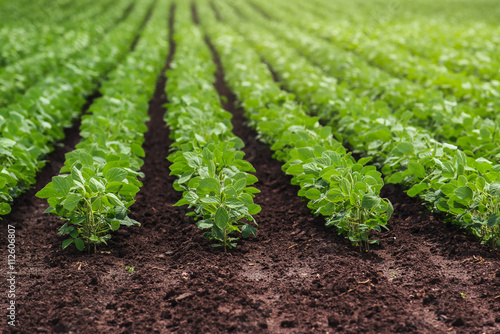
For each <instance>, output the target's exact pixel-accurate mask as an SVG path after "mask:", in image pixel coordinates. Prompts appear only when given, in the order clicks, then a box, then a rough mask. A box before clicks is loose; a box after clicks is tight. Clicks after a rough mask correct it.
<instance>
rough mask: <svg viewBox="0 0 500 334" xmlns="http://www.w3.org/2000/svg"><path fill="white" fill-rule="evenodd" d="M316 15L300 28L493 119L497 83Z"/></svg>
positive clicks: (289, 8) (299, 12)
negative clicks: (460, 71)
mask: <svg viewBox="0 0 500 334" xmlns="http://www.w3.org/2000/svg"><path fill="white" fill-rule="evenodd" d="M284 5H285V6H286V8H287V12H288V13H290V15H295V16H298V15H302V13H304V10H299V8H295V7H293V6H291V4H290V3H287V4H284ZM317 14H318V15H312V16H310V17H309V18H310V19H312V18H313V17H314V18H315V21H314V23H310V21H309V20H308V19H304V20H303V21H302V24H301V26H303V27H305V28H306V29H308V30H309V31H311V32H313V33H315V34H316V35H318V36H321V37H323V38H326V39H328V40H330V41H331V42H333V43H335V44H338V45H340V46H341V47H343V48H345V49H347V50H351V51H353V52H355V53H357V54H359V55H360V56H362V57H363V58H364V59H366V60H367V61H368V62H369V63H371V64H373V65H375V66H378V67H380V68H382V69H383V70H385V71H387V72H389V73H391V74H393V75H395V76H398V77H404V78H408V79H410V80H412V81H415V82H417V83H419V84H421V85H423V86H425V87H427V88H432V87H438V88H439V89H441V90H443V91H444V92H446V93H448V94H451V95H453V96H455V97H456V98H457V99H458V101H461V102H464V103H467V104H469V105H470V106H471V107H474V108H477V109H482V110H481V111H482V113H483V114H484V115H490V116H491V115H492V114H494V113H495V111H496V110H497V109H498V106H499V103H500V100H499V97H500V92H499V86H498V84H497V82H495V81H493V82H490V81H482V80H480V79H479V78H478V77H476V76H472V75H468V74H466V73H454V72H452V71H450V70H448V69H447V68H446V66H443V65H439V64H433V63H430V62H429V61H428V60H427V59H424V58H422V57H419V56H416V55H414V54H412V53H411V52H410V51H409V50H407V49H404V48H401V46H399V45H396V44H394V43H386V42H385V41H384V38H380V37H379V36H370V35H369V34H368V35H367V34H365V33H363V32H362V31H360V30H359V29H357V28H356V27H355V26H352V25H349V23H346V24H342V25H339V26H336V25H332V24H331V21H330V19H329V18H328V17H326V16H325V15H322V16H319V14H321V13H320V12H319V11H317Z"/></svg>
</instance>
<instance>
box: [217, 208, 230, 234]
mask: <svg viewBox="0 0 500 334" xmlns="http://www.w3.org/2000/svg"><path fill="white" fill-rule="evenodd" d="M228 222H229V215H228V213H227V211H226V209H225V208H223V207H222V206H220V207H219V208H218V209H217V212H216V213H215V225H217V227H219V228H220V229H221V230H223V229H224V228H225V227H226V225H227V223H228Z"/></svg>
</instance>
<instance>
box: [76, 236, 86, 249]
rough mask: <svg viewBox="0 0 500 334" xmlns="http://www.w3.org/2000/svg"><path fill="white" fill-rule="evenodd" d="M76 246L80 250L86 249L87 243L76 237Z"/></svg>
mask: <svg viewBox="0 0 500 334" xmlns="http://www.w3.org/2000/svg"><path fill="white" fill-rule="evenodd" d="M75 246H76V249H78V250H79V251H80V252H81V251H83V250H84V249H85V243H84V242H83V240H82V239H80V238H76V239H75Z"/></svg>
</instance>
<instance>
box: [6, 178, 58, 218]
mask: <svg viewBox="0 0 500 334" xmlns="http://www.w3.org/2000/svg"><path fill="white" fill-rule="evenodd" d="M35 196H36V197H38V198H49V197H61V196H62V195H61V194H60V193H59V192H57V191H56V190H55V189H54V184H53V183H52V182H51V183H49V184H47V185H46V186H45V187H44V188H43V189H42V190H40V191H39V192H37V193H36V194H35ZM4 204H5V203H4ZM0 214H1V213H0Z"/></svg>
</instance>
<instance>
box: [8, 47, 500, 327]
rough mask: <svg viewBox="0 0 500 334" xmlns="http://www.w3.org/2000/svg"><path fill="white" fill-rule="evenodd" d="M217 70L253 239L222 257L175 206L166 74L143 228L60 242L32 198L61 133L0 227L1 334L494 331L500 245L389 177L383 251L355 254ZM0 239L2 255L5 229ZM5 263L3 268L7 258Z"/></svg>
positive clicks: (157, 107)
mask: <svg viewBox="0 0 500 334" xmlns="http://www.w3.org/2000/svg"><path fill="white" fill-rule="evenodd" d="M214 57H215V59H216V60H217V61H218V58H217V55H215V56H214ZM219 65H220V64H219ZM222 78H223V73H222V69H221V68H220V67H219V71H218V74H217V79H218V80H217V81H216V83H215V85H216V87H217V89H218V90H219V92H220V93H221V95H224V96H226V97H227V100H228V102H227V103H224V106H225V107H226V108H227V109H228V110H230V111H232V112H233V113H234V115H235V117H234V121H233V123H234V127H235V129H234V131H235V133H236V134H237V135H238V136H240V137H241V138H242V139H243V140H244V141H245V143H246V148H245V152H246V157H247V159H248V160H249V161H250V162H251V163H252V164H253V165H254V167H255V168H256V169H257V173H256V175H257V177H258V178H259V180H260V181H259V183H258V184H257V187H258V188H259V189H260V190H261V191H262V192H261V193H260V194H258V195H257V196H256V199H255V201H256V202H257V203H259V204H260V205H261V206H262V212H261V213H260V214H259V215H258V217H257V218H258V221H259V225H260V226H259V228H258V233H259V234H258V237H257V238H250V239H247V240H242V241H240V242H239V246H238V247H237V248H236V249H235V250H234V251H231V253H228V254H226V253H224V252H223V251H221V250H220V249H214V248H212V247H211V246H210V242H209V241H207V240H205V239H203V237H202V232H201V231H200V230H198V229H197V227H196V225H195V224H194V223H193V221H192V220H191V219H187V218H185V215H184V214H185V209H183V208H178V207H173V204H174V203H175V202H176V201H177V200H179V199H180V193H178V192H176V191H174V190H173V188H172V183H173V181H174V178H173V177H171V176H169V169H168V166H169V164H168V161H167V160H166V159H165V157H166V156H167V155H168V147H169V145H170V144H171V140H170V139H169V138H168V136H169V132H168V130H167V129H166V127H165V124H164V123H163V120H162V117H163V114H164V112H165V109H164V108H163V104H164V103H165V102H166V97H165V96H164V84H165V78H164V77H162V78H161V79H160V80H159V82H158V85H157V90H156V93H155V96H154V98H153V100H152V101H151V103H150V110H149V112H150V115H151V121H150V122H149V123H148V126H149V131H148V133H147V134H146V142H145V145H144V147H145V150H146V152H147V156H146V159H145V164H144V168H143V172H144V173H145V175H146V177H145V179H144V187H143V188H142V190H141V192H140V194H139V195H138V198H137V203H136V204H134V206H133V207H132V218H134V219H137V220H139V221H140V222H142V226H141V227H134V228H129V229H124V230H121V231H119V232H118V233H116V234H115V235H114V237H113V239H112V240H111V242H110V243H109V246H108V247H103V248H101V250H100V251H99V252H98V253H96V254H91V255H88V254H85V253H80V252H77V251H75V250H72V249H67V250H64V251H63V250H61V241H62V239H61V237H57V236H56V235H55V233H56V231H57V229H58V228H59V226H60V225H61V222H60V221H58V219H57V218H55V217H53V216H50V215H44V214H43V211H44V210H45V208H46V207H47V203H46V202H45V201H44V200H40V199H37V198H35V197H34V193H35V192H36V191H37V190H38V189H40V188H41V187H43V186H44V185H45V184H46V183H47V182H49V181H50V178H51V177H52V176H53V175H55V174H56V173H57V172H58V170H59V169H58V168H59V167H60V164H61V163H62V162H63V161H64V160H63V158H64V156H63V154H62V153H63V152H64V151H65V150H67V149H68V147H71V146H72V145H74V143H70V142H66V145H65V146H66V149H65V148H61V149H59V150H58V151H57V152H55V153H54V154H53V155H52V156H50V161H51V163H50V164H49V165H47V166H46V167H45V169H44V170H43V171H42V173H41V175H40V179H39V182H38V184H37V186H36V188H35V189H34V190H33V191H31V192H30V193H28V194H26V195H25V196H22V197H21V198H19V199H18V200H17V201H16V204H15V207H14V210H13V213H12V214H11V215H9V216H7V217H5V219H4V221H3V222H2V225H3V227H2V230H1V231H0V233H1V234H2V236H4V235H5V234H6V233H7V224H10V225H14V226H15V228H16V251H17V258H16V268H17V271H18V275H17V276H16V277H17V282H16V283H17V285H16V288H17V290H16V305H17V309H16V311H17V322H16V323H17V326H16V327H10V326H8V325H7V324H6V316H5V314H6V311H5V310H6V308H7V302H8V300H7V297H6V293H5V295H4V297H3V298H2V304H1V308H2V310H4V311H3V312H4V313H3V315H2V317H1V320H0V321H1V322H0V325H1V328H3V332H5V333H9V332H13V333H14V332H17V333H149V332H157V333H170V332H177V333H229V332H234V333H309V332H321V333H327V332H329V333H334V332H345V333H403V332H410V333H444V332H449V333H483V332H484V333H500V297H498V296H499V295H500V254H499V253H498V252H493V251H490V250H489V249H488V247H486V246H482V245H480V244H479V242H478V241H477V240H475V239H474V238H473V237H471V236H468V235H465V234H463V233H462V232H461V231H458V230H457V229H455V228H454V227H452V226H449V225H447V224H444V223H442V221H441V219H440V218H439V217H436V216H433V215H431V214H429V213H426V212H425V210H423V208H422V207H421V205H420V204H419V203H418V202H417V201H415V200H414V199H411V198H409V197H407V196H406V195H405V194H404V193H403V192H402V190H401V189H399V188H397V187H394V186H388V187H386V188H385V189H384V194H385V196H387V197H388V198H390V200H391V201H392V202H393V203H394V206H395V215H394V217H393V218H392V219H391V221H390V223H389V228H390V231H389V232H385V233H381V234H380V235H378V236H377V237H378V238H379V239H380V241H381V246H376V247H374V249H372V250H371V251H370V252H369V253H360V252H359V251H358V250H357V248H355V247H353V246H351V245H350V243H349V242H348V241H347V240H346V239H344V238H343V237H342V236H338V235H337V233H336V232H335V231H334V230H332V229H328V228H326V227H324V220H323V219H322V218H314V217H313V216H312V215H311V214H310V213H309V211H308V209H307V207H306V203H305V202H303V201H301V200H300V199H299V198H298V197H297V196H296V193H297V190H298V189H297V188H296V187H294V186H291V185H290V178H289V177H288V176H286V175H284V173H283V172H282V171H281V166H280V164H279V163H278V162H277V161H276V160H273V159H272V153H271V152H270V151H269V150H268V149H267V148H266V147H265V146H264V145H262V144H261V143H260V142H258V141H257V140H256V134H255V132H253V131H252V130H250V129H249V128H248V127H246V125H245V118H244V115H243V111H242V110H241V109H238V108H236V106H235V99H234V95H232V94H231V92H230V91H229V90H228V89H227V87H226V86H225V84H224V82H223V80H222ZM422 212H423V213H422ZM0 247H1V249H2V251H1V256H2V258H4V259H6V258H7V251H6V249H7V241H6V238H4V237H3V238H1V240H0ZM3 261H5V260H3ZM126 266H133V267H134V268H135V273H130V272H128V271H127V270H125V268H126ZM1 269H2V274H3V275H2V277H6V270H5V262H4V265H2V266H1ZM4 287H6V285H4ZM4 291H5V289H4Z"/></svg>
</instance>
